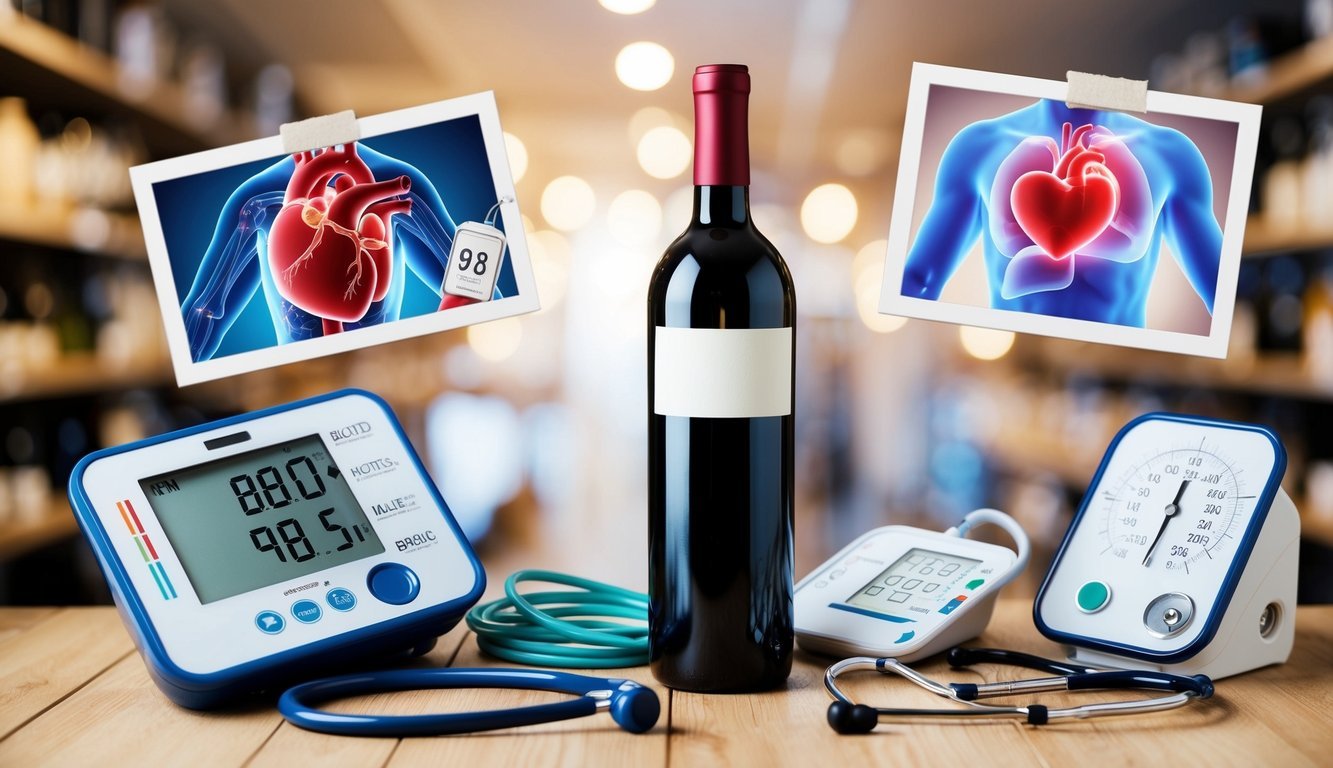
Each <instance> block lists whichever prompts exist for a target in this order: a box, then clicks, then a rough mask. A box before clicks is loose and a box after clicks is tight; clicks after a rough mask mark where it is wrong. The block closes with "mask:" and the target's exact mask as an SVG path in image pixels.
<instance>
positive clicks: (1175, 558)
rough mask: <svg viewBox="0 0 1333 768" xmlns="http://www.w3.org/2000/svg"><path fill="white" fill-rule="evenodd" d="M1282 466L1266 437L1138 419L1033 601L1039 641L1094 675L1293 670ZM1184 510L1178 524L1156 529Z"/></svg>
mask: <svg viewBox="0 0 1333 768" xmlns="http://www.w3.org/2000/svg"><path fill="white" fill-rule="evenodd" d="M1286 464H1287V456H1286V451H1285V449H1284V448H1283V447H1282V444H1281V442H1280V441H1279V440H1278V439H1277V436H1276V435H1274V434H1273V433H1272V432H1271V431H1270V430H1268V429H1267V428H1264V427H1261V426H1257V425H1253V424H1243V423H1239V422H1231V421H1224V420H1220V419H1207V418H1202V417H1194V416H1184V415H1178V414H1170V413H1150V414H1146V415H1144V416H1141V417H1139V418H1137V419H1134V420H1133V421H1131V422H1130V423H1129V424H1127V425H1126V426H1125V427H1124V428H1123V429H1121V430H1120V432H1119V433H1118V434H1117V435H1116V437H1115V439H1114V440H1113V441H1112V442H1111V445H1110V446H1109V447H1108V448H1107V451H1106V455H1105V457H1104V458H1103V459H1102V462H1101V465H1100V466H1099V467H1098V469H1097V474H1096V475H1094V476H1093V478H1092V481H1091V483H1090V484H1089V487H1088V492H1087V494H1086V495H1085V496H1084V498H1083V501H1082V504H1081V505H1080V506H1079V509H1078V512H1077V513H1076V514H1075V515H1074V519H1073V521H1072V522H1071V523H1070V526H1069V530H1068V532H1067V533H1066V534H1065V538H1064V541H1063V543H1062V544H1061V546H1060V549H1059V551H1058V552H1057V553H1056V556H1055V559H1054V561H1053V562H1052V564H1051V569H1050V571H1049V572H1048V573H1047V575H1046V579H1045V581H1044V582H1043V583H1042V586H1041V589H1040V590H1039V591H1038V593H1037V597H1036V601H1035V602H1034V605H1033V616H1034V620H1035V622H1036V625H1037V628H1038V629H1039V630H1040V631H1041V633H1042V634H1043V635H1045V636H1046V637H1048V638H1050V639H1051V640H1055V641H1056V642H1059V643H1062V644H1063V645H1064V646H1065V649H1066V652H1067V654H1068V656H1069V658H1070V659H1071V660H1073V661H1077V662H1080V663H1084V664H1087V665H1090V666H1101V667H1118V668H1130V669H1143V668H1149V669H1158V670H1161V671H1163V672H1170V673H1175V674H1186V675H1193V674H1206V675H1208V676H1210V677H1212V678H1214V679H1217V678H1222V677H1226V676H1228V675H1234V674H1238V673H1240V672H1245V671H1248V670H1251V669H1256V668H1258V667H1262V666H1266V665H1269V664H1278V663H1282V662H1284V661H1286V659H1287V658H1288V656H1289V655H1290V653H1291V648H1292V643H1293V640H1294V637H1295V612H1296V578H1297V562H1298V557H1299V552H1300V516H1299V514H1298V513H1297V510H1296V507H1295V505H1294V504H1293V503H1292V501H1291V499H1290V498H1289V497H1288V496H1287V494H1286V492H1285V491H1283V490H1282V487H1281V481H1282V477H1283V474H1284V472H1285V470H1286ZM1192 467H1193V468H1194V469H1191V468H1192ZM1183 479H1189V480H1190V483H1191V484H1190V486H1188V488H1187V489H1184V490H1182V488H1181V482H1182V480H1183ZM1140 494H1142V496H1140ZM1176 499H1179V509H1180V511H1179V512H1177V513H1176V516H1175V517H1176V519H1172V520H1171V521H1169V523H1168V524H1167V525H1166V526H1165V527H1162V521H1163V515H1164V513H1163V508H1164V506H1167V505H1169V504H1171V503H1174V501H1175V500H1176ZM1140 500H1142V502H1143V505H1142V506H1140V507H1139V508H1137V509H1133V508H1131V507H1130V506H1129V505H1132V504H1134V503H1135V502H1137V501H1140ZM1131 523H1132V524H1131ZM1159 527H1162V529H1163V534H1162V535H1161V536H1160V537H1159V538H1160V540H1159V541H1156V542H1155V545H1153V546H1151V547H1150V542H1153V541H1154V535H1155V534H1156V532H1157V530H1158V528H1159ZM1205 537H1206V538H1205ZM1150 548H1151V551H1149V550H1150ZM1186 550H1188V551H1186ZM1148 555H1151V557H1148ZM1145 559H1146V561H1147V565H1145V564H1144V561H1145ZM1089 589H1091V590H1092V591H1091V592H1087V591H1086V590H1089ZM1081 594H1083V595H1091V597H1092V599H1090V600H1089V599H1084V600H1081V599H1080V595H1081ZM1172 609H1174V610H1175V611H1176V613H1175V615H1174V616H1173V617H1172V618H1174V619H1176V620H1175V621H1174V623H1173V624H1172V625H1171V626H1167V625H1165V624H1163V623H1162V614H1163V613H1164V611H1167V610H1172Z"/></svg>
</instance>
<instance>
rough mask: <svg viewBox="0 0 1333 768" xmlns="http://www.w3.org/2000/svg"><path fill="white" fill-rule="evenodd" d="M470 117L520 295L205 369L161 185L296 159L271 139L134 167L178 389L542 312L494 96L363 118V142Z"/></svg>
mask: <svg viewBox="0 0 1333 768" xmlns="http://www.w3.org/2000/svg"><path fill="white" fill-rule="evenodd" d="M470 115H476V116H477V117H478V118H479V120H480V123H481V135H482V140H483V142H484V144H485V147H486V155H487V159H488V160H489V162H490V170H491V179H492V181H493V182H494V184H495V193H496V195H497V197H498V199H500V200H502V201H504V200H506V199H507V200H508V202H502V203H501V205H500V215H501V220H502V221H503V222H504V231H505V236H506V238H507V240H508V246H509V260H510V263H511V264H512V265H513V269H514V280H515V283H516V285H517V289H518V293H517V294H516V295H514V296H506V297H504V298H501V299H495V300H492V301H486V302H479V303H477V304H468V305H465V306H461V307H453V308H451V309H449V310H447V311H443V312H432V313H429V314H425V315H418V316H416V317H408V318H403V319H400V320H396V321H394V322H392V323H385V324H383V325H377V326H369V327H366V328H358V329H356V331H355V332H354V333H340V334H335V335H332V336H321V337H319V338H313V339H305V340H302V341H299V342H293V343H291V344H275V345H273V346H271V347H266V348H264V349H256V350H251V351H248V352H238V353H236V354H233V355H227V356H225V357H218V358H213V359H211V360H204V361H202V362H196V361H195V360H194V359H193V358H192V357H191V355H190V344H189V339H188V338H187V336H186V334H185V322H184V320H183V319H182V317H181V298H180V296H179V295H178V294H177V292H176V283H175V280H174V279H173V275H172V271H171V258H170V256H169V255H168V253H167V243H166V237H165V235H164V233H163V231H162V223H161V219H160V218H159V216H158V211H157V200H156V197H155V196H154V194H153V185H154V184H155V183H157V182H160V181H167V180H170V179H177V178H181V177H184V176H191V175H195V174H199V173H206V172H208V171H213V170H217V169H219V168H228V167H232V166H236V165H241V164H243V163H249V162H253V161H256V160H266V159H274V160H275V161H276V159H279V158H282V157H284V156H286V155H287V154H289V153H288V152H287V151H286V150H285V149H284V148H283V145H282V139H281V137H279V136H269V137H265V138H262V139H254V140H252V141H246V142H242V143H240V144H232V145H229V146H225V147H218V148H216V149H210V150H205V151H203V152H196V153H194V154H190V155H185V156H182V157H176V158H171V159H168V160H159V161H157V162H153V163H147V164H145V165H139V166H135V167H134V168H131V169H130V182H131V185H132V186H133V188H134V198H135V201H136V203H137V204H138V207H139V218H140V220H141V221H142V223H143V230H144V241H145V243H146V245H147V247H148V263H149V267H150V268H151V270H152V273H153V283H154V287H155V288H156V290H157V299H158V304H159V307H160V309H161V312H162V319H163V323H164V325H165V326H166V336H167V348H168V349H169V350H170V352H171V363H172V367H173V369H174V370H175V373H176V382H177V384H179V385H180V386H188V385H191V384H199V383H202V382H205V381H212V380H215V379H221V378H224V377H227V376H235V375H237V374H242V373H249V372H251V371H257V370H261V369H263V368H271V367H274V366H278V365H286V364H288V363H295V362H299V361H302V360H312V359H314V358H318V357H325V356H327V355H335V354H339V353H341V352H348V351H351V350H354V349H361V348H363V347H369V346H373V345H376V344H384V343H388V342H392V341H398V340H400V339H407V338H413V337H416V336H424V335H426V334H430V333H438V332H440V331H447V330H452V329H454V328H462V327H464V326H468V325H473V324H476V323H483V322H486V321H488V320H498V319H500V318H503V317H512V316H514V315H520V314H525V313H528V312H535V311H537V310H538V309H540V307H541V304H540V300H539V297H538V296H537V284H536V280H535V279H534V278H533V274H532V261H531V257H530V255H529V251H528V243H527V237H526V233H525V232H524V231H523V219H522V217H521V216H520V214H519V209H518V202H517V195H516V194H515V192H514V181H513V175H512V174H511V173H510V170H509V157H508V155H507V154H506V152H505V144H504V133H503V132H502V131H501V128H500V116H499V112H498V110H497V109H496V105H495V94H494V92H492V91H484V92H482V93H476V94H472V95H469V96H462V97H459V98H455V99H448V100H445V101H438V102H434V103H431V104H423V105H421V106H416V107H409V108H407V109H400V110H395V111H393V112H385V113H382V114H378V115H371V116H368V117H363V118H360V119H358V120H357V123H358V124H359V126H360V128H361V136H360V138H361V139H369V138H374V137H376V136H381V135H384V134H387V133H395V132H398V131H403V130H408V129H411V128H419V127H421V126H424V125H432V124H436V123H443V122H447V121H449V120H455V119H457V118H460V117H468V116H470Z"/></svg>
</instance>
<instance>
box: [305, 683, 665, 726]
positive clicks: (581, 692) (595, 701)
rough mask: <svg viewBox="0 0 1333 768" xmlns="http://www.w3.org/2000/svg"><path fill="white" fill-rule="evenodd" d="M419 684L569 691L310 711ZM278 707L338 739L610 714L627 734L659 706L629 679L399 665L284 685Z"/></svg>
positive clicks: (651, 718)
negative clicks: (469, 704) (398, 708)
mask: <svg viewBox="0 0 1333 768" xmlns="http://www.w3.org/2000/svg"><path fill="white" fill-rule="evenodd" d="M426 688H513V689H521V690H533V691H551V692H554V693H568V694H573V695H574V696H577V697H578V698H576V699H571V700H570V701H561V702H557V703H555V704H536V705H533V706H530V707H517V708H514V709H496V710H488V711H484V712H461V713H455V714H433V715H348V714H342V713H337V712H329V711H326V710H322V709H317V708H315V706H314V705H315V704H317V703H319V702H324V701H330V700H332V699H338V698H343V697H346V696H360V695H364V694H369V693H387V692H396V691H411V690H422V689H426ZM278 711H279V712H281V713H282V716H283V717H285V718H287V720H288V721H290V722H291V723H292V724H293V725H298V726H300V727H302V728H306V729H308V730H311V731H319V732H320V733H331V734H335V735H340V736H435V735H440V736H443V735H449V734H458V733H475V732H477V731H493V730H497V729H500V728H513V727H516V726H521V725H535V724H537V723H550V722H555V721H558V720H571V719H573V718H576V717H586V716H588V715H593V714H596V713H598V712H604V711H605V712H610V713H611V719H612V720H615V721H616V724H618V725H619V726H620V727H621V728H624V729H625V730H627V731H629V732H630V733H644V732H646V731H648V730H650V729H652V727H653V726H654V725H655V724H656V723H657V717H658V715H659V714H661V711H662V706H661V704H660V703H659V702H658V699H657V694H656V693H654V692H653V690H652V689H651V688H648V687H645V686H643V685H640V684H639V683H636V682H634V681H633V680H624V679H621V678H615V677H589V676H587V675H574V674H569V673H567V672H547V671H543V670H530V669H504V668H498V669H491V668H485V669H457V668H450V669H410V670H408V669H399V670H382V671H377V672H367V673H365V674H361V675H345V676H342V677H336V678H328V679H324V680H315V681H313V682H309V683H304V684H302V685H298V686H296V687H294V688H290V689H288V690H287V691H286V692H285V693H283V694H282V696H281V697H280V698H279V699H278Z"/></svg>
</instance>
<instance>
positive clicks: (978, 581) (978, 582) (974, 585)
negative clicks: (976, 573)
mask: <svg viewBox="0 0 1333 768" xmlns="http://www.w3.org/2000/svg"><path fill="white" fill-rule="evenodd" d="M985 583H986V580H985V579H973V580H971V581H969V582H968V583H967V588H968V589H976V588H977V587H979V586H981V585H982V584H985Z"/></svg>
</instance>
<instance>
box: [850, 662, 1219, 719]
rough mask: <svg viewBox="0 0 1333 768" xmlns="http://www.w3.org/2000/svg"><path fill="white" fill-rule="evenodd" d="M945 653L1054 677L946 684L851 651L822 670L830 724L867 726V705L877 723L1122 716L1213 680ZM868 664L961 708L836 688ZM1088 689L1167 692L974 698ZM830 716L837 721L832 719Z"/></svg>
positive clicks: (1191, 695) (1180, 699)
mask: <svg viewBox="0 0 1333 768" xmlns="http://www.w3.org/2000/svg"><path fill="white" fill-rule="evenodd" d="M948 658H949V662H950V664H952V665H954V666H963V665H965V664H972V663H981V662H990V663H1007V664H1015V665H1017V666H1022V667H1027V668H1032V669H1037V670H1041V671H1045V672H1054V673H1056V675H1057V676H1055V677H1045V678H1031V679H1027V680H1015V681H1010V682H1005V683H980V684H973V683H952V684H948V685H945V684H943V683H939V682H937V681H935V680H932V679H930V678H928V677H926V676H925V675H923V674H921V673H920V672H917V671H916V670H914V669H912V668H911V667H909V666H907V665H906V664H903V663H902V662H900V661H898V660H897V659H892V658H875V657H869V656H856V657H852V658H848V659H843V660H842V661H839V662H837V663H835V664H833V665H831V666H829V667H828V669H827V670H826V671H825V672H824V687H825V688H826V689H827V690H828V692H829V695H830V696H832V697H833V699H834V702H835V703H834V704H833V705H831V706H830V724H833V725H834V727H835V728H839V730H842V727H848V728H849V730H846V731H844V732H857V731H864V730H868V729H869V728H870V727H873V725H868V724H867V722H866V720H865V716H866V714H867V713H866V712H865V711H864V710H871V711H873V713H874V717H875V721H876V722H891V721H895V720H901V719H917V718H941V717H950V718H978V717H993V718H1018V719H1025V720H1027V722H1029V723H1030V724H1033V725H1043V724H1045V723H1047V722H1050V721H1052V720H1062V719H1068V718H1077V719H1084V718H1089V717H1099V716H1104V715H1124V714H1134V713H1142V712H1154V711H1160V710H1165V709H1173V708H1175V707H1179V706H1182V705H1184V704H1186V703H1188V702H1189V701H1190V700H1192V699H1196V698H1208V697H1210V696H1212V694H1213V684H1212V681H1211V680H1210V679H1209V678H1208V677H1207V676H1205V675H1194V676H1190V677H1186V676H1182V675H1172V674H1168V673H1164V672H1154V671H1150V670H1134V671H1120V670H1109V671H1108V670H1096V669H1094V668H1091V667H1077V666H1074V665H1070V664H1066V663H1064V662H1057V661H1052V660H1050V659H1043V658H1041V657H1039V656H1032V655H1030V654H1022V653H1018V652H1013V651H1003V650H996V649H980V648H956V649H953V650H951V651H950V652H949V656H948ZM871 669H874V670H875V671H878V672H880V673H882V674H897V675H899V676H901V677H904V678H906V679H907V680H909V681H911V682H912V683H914V684H916V685H918V686H920V687H921V688H924V689H926V690H927V691H930V692H931V693H933V694H935V695H937V696H940V697H943V698H947V699H950V700H951V701H954V702H956V703H958V704H960V705H962V708H955V709H930V708H904V707H868V706H866V705H859V704H856V703H855V702H854V701H852V699H851V698H850V697H849V696H847V695H846V694H845V693H843V692H842V690H841V689H839V688H838V685H837V679H838V677H839V676H840V675H842V674H844V673H846V672H851V671H858V670H865V671H868V670H871ZM1093 689H1146V690H1159V691H1168V692H1170V695H1167V696H1157V697H1152V698H1148V699H1141V700H1133V701H1116V702H1105V703H1096V704H1083V705H1079V706H1074V707H1055V708H1052V707H1047V706H1045V705H1042V704H1029V705H1026V706H1000V705H993V704H983V703H980V702H978V701H976V699H979V698H987V697H993V696H1007V695H1013V694H1016V693H1032V692H1043V691H1054V690H1093ZM840 705H844V707H843V709H839V706H840ZM846 708H851V709H850V710H848V709H846ZM835 720H838V721H839V722H838V723H835ZM840 724H841V727H840Z"/></svg>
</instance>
